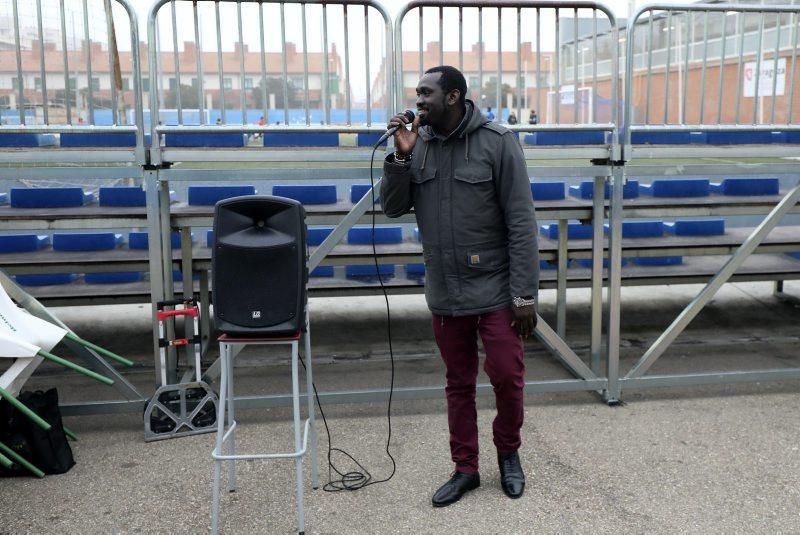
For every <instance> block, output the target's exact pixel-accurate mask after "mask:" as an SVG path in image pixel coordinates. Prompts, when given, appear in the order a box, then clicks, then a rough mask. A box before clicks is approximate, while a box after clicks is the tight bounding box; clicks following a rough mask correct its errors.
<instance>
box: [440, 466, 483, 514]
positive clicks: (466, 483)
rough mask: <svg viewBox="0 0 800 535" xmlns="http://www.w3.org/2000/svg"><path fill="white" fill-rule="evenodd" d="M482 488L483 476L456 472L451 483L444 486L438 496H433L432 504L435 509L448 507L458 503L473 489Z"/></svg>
mask: <svg viewBox="0 0 800 535" xmlns="http://www.w3.org/2000/svg"><path fill="white" fill-rule="evenodd" d="M480 486H481V476H480V475H478V473H477V472H476V473H474V474H465V473H464V472H459V471H458V470H456V471H455V472H454V473H453V477H451V478H450V481H448V482H447V483H445V484H444V485H442V486H441V487H440V488H439V490H437V491H436V494H434V495H433V499H432V500H431V502H432V503H433V506H434V507H446V506H448V505H450V504H451V503H456V502H457V501H458V500H460V499H461V497H462V496H463V495H464V494H466V493H467V492H469V491H471V490H472V489H477V488H478V487H480Z"/></svg>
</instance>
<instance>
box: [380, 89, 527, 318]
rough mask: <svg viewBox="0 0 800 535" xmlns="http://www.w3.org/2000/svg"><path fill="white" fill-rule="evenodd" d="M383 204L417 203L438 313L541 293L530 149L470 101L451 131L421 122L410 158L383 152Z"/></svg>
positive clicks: (491, 306)
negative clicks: (442, 131)
mask: <svg viewBox="0 0 800 535" xmlns="http://www.w3.org/2000/svg"><path fill="white" fill-rule="evenodd" d="M383 177H384V179H383V182H382V183H381V196H380V198H381V201H382V204H383V211H384V213H385V214H386V215H387V216H388V217H400V216H401V215H403V214H406V213H408V212H409V211H410V210H411V209H412V208H413V209H414V213H415V215H416V217H417V224H418V225H419V230H420V234H421V239H422V249H423V256H424V259H425V279H426V280H425V298H426V300H427V302H428V307H429V308H430V309H431V311H432V312H434V313H435V314H441V315H448V316H465V315H471V314H482V313H484V312H491V311H493V310H499V309H502V308H507V307H509V306H511V299H512V297H514V296H528V295H532V296H536V295H537V291H538V288H539V251H538V245H537V240H536V230H537V229H536V218H535V216H534V211H533V199H532V197H531V187H530V181H529V179H528V171H527V168H526V164H525V156H524V154H523V152H522V147H520V144H519V139H518V138H517V136H516V135H515V134H514V133H513V132H511V131H509V130H508V129H506V128H503V127H502V126H499V125H497V124H495V123H493V122H491V121H489V120H488V119H487V118H486V117H485V116H484V115H483V114H482V113H481V112H480V110H476V109H475V106H474V104H473V103H472V102H471V101H469V100H468V101H467V110H466V114H465V116H464V120H463V121H462V122H461V125H459V127H458V128H457V129H456V130H455V131H454V132H453V133H452V134H451V135H450V136H449V137H447V138H443V137H441V136H438V135H436V134H435V133H434V132H433V130H432V128H431V127H430V126H424V127H421V128H420V129H419V137H418V138H417V144H416V145H415V147H414V152H413V156H412V158H411V162H410V163H407V164H398V163H395V161H394V155H389V156H388V157H387V158H386V161H385V162H384V166H383Z"/></svg>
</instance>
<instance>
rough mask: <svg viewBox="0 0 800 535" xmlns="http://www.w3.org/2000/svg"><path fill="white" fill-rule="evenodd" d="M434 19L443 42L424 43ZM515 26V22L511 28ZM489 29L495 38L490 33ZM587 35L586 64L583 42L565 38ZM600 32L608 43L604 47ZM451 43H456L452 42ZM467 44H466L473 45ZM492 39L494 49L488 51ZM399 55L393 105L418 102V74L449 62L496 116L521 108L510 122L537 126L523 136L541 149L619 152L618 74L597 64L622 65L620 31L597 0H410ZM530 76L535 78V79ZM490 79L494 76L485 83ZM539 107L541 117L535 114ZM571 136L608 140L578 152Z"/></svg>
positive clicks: (398, 36)
mask: <svg viewBox="0 0 800 535" xmlns="http://www.w3.org/2000/svg"><path fill="white" fill-rule="evenodd" d="M432 19H433V20H434V22H438V33H437V34H436V35H438V42H437V41H433V42H430V43H428V48H427V50H426V49H425V45H424V39H425V38H424V35H425V34H426V33H431V32H432V30H431V28H430V26H431V23H430V22H426V20H427V21H430V20H432ZM486 20H489V22H490V23H491V22H494V23H495V24H496V27H495V28H492V29H490V31H488V32H485V31H484V22H485V21H486ZM598 21H599V22H600V27H599V26H598ZM451 23H452V24H451ZM507 23H508V24H507ZM456 25H457V27H458V33H457V43H455V42H454V41H455V40H456V37H455V32H446V31H445V27H448V28H451V27H453V26H456ZM465 26H466V27H473V28H474V27H477V32H478V35H477V42H475V43H466V42H465V35H464V27H465ZM585 27H588V33H587V30H585V29H584V28H585ZM510 28H513V30H512V31H509V29H510ZM601 29H603V30H605V34H606V37H605V38H604V37H602V36H601ZM488 35H491V39H492V41H493V42H490V41H489V40H488V39H485V38H484V36H488ZM562 36H563V37H562ZM412 37H415V38H416V39H415V40H412ZM581 37H584V38H586V39H588V42H589V43H591V44H592V47H591V50H592V53H591V56H590V58H589V59H590V60H591V61H590V64H591V67H590V68H588V69H583V68H581V67H580V65H579V61H578V58H579V57H580V58H584V59H586V54H584V51H583V50H582V49H580V48H579V47H577V46H573V47H572V49H570V48H569V46H568V43H569V42H570V41H569V40H570V39H571V40H572V42H573V43H578V42H579V39H580V38H581ZM524 39H530V41H525V40H524ZM603 39H606V40H607V42H606V43H605V46H602V47H600V44H601V41H602V40H603ZM531 41H532V42H531ZM415 42H416V44H417V47H416V50H414V49H413V45H412V47H407V46H406V43H415ZM565 43H567V44H565ZM448 46H449V47H450V50H449V51H446V50H445V49H446V47H448ZM465 46H466V47H469V50H468V52H467V54H465ZM489 46H494V47H495V48H496V50H492V51H489V50H488V48H489ZM600 48H602V53H600ZM456 50H457V52H456ZM395 54H396V60H395V65H396V68H397V74H396V76H395V83H396V84H397V87H396V89H395V95H396V98H397V101H396V106H395V107H396V108H397V109H404V108H406V107H409V106H411V107H413V105H412V104H413V103H414V100H415V98H416V97H415V96H414V89H415V86H416V80H417V79H418V78H419V77H420V76H421V75H422V73H423V72H424V71H425V70H426V69H427V68H430V67H433V66H436V65H441V64H449V65H453V66H456V67H458V68H459V69H460V70H461V71H462V72H464V73H465V76H466V77H467V81H468V92H469V93H470V98H472V100H473V101H475V103H476V105H477V106H478V107H480V108H481V109H486V108H489V109H491V107H494V108H495V110H497V120H498V121H499V122H504V123H508V115H510V113H511V112H515V116H516V119H517V122H516V123H513V122H512V124H507V126H508V127H509V128H510V129H512V130H515V131H520V132H532V133H533V132H541V134H540V135H539V137H538V138H537V137H536V136H535V135H530V136H526V137H525V139H524V140H523V141H525V143H526V145H532V146H536V147H541V148H545V147H553V146H557V145H560V147H559V148H557V149H554V150H553V151H550V152H552V155H553V156H555V157H564V158H573V157H578V158H581V157H584V156H587V159H589V158H608V157H609V156H610V157H611V158H612V159H616V158H615V157H613V155H614V154H616V153H617V151H616V147H618V141H617V139H618V138H617V135H616V134H617V131H618V127H617V125H618V124H620V121H619V113H620V109H619V90H618V86H619V82H618V76H616V75H615V74H611V75H606V76H603V74H602V73H600V72H598V63H599V62H601V61H607V62H608V63H610V72H611V73H617V72H618V71H619V68H618V64H619V46H618V31H617V25H616V19H615V18H614V15H613V13H612V12H611V11H610V10H609V9H608V8H606V7H605V6H603V5H601V4H597V3H594V2H583V1H573V2H522V1H513V0H512V1H505V0H501V1H496V2H481V1H478V0H467V1H463V2H456V1H450V0H444V1H413V2H410V3H408V4H407V5H406V6H405V7H404V8H403V9H402V10H401V11H400V12H399V14H398V15H397V22H396V24H395ZM509 66H510V67H512V69H511V70H509V69H508V67H509ZM531 75H532V76H533V83H532V84H531V83H529V81H530V76H531ZM487 77H488V80H487ZM484 81H487V82H489V83H487V84H484ZM509 82H510V83H509ZM568 82H569V83H568ZM412 84H413V85H412ZM504 87H506V88H507V91H508V92H507V93H506V95H505V100H506V101H507V102H504V98H503V97H504V95H502V92H503V89H504ZM487 93H489V95H488V96H487ZM491 93H494V95H491ZM543 105H544V106H545V107H544V108H543V107H542V106H543ZM533 106H536V107H535V108H534V107H533ZM504 109H506V110H508V115H504V112H503V110H504ZM523 110H525V112H527V111H528V110H531V113H529V114H527V115H526V113H523ZM534 110H535V111H536V114H535V115H536V119H535V120H533V119H532V117H533V112H534ZM531 121H533V122H531ZM581 133H584V134H585V135H583V136H582V135H581ZM575 145H602V146H603V147H602V148H598V150H597V151H589V152H586V150H583V151H582V152H581V153H580V155H578V154H577V153H575V152H573V151H570V150H568V149H567V147H568V146H575ZM528 148H530V147H528ZM609 152H610V154H609Z"/></svg>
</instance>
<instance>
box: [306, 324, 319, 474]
mask: <svg viewBox="0 0 800 535" xmlns="http://www.w3.org/2000/svg"><path fill="white" fill-rule="evenodd" d="M303 343H304V347H303V352H304V353H305V356H306V399H307V401H308V419H309V421H310V422H311V423H310V424H309V425H310V427H311V488H312V489H314V490H316V489H318V488H319V466H318V463H317V423H316V412H317V407H316V406H315V405H314V376H313V374H312V372H311V321H310V320H309V316H308V311H306V335H305V337H304V339H303Z"/></svg>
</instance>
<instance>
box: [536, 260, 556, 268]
mask: <svg viewBox="0 0 800 535" xmlns="http://www.w3.org/2000/svg"><path fill="white" fill-rule="evenodd" d="M539 269H558V264H557V263H555V262H550V261H549V260H539Z"/></svg>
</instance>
